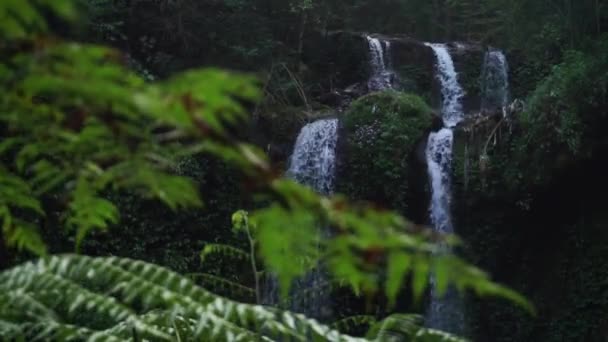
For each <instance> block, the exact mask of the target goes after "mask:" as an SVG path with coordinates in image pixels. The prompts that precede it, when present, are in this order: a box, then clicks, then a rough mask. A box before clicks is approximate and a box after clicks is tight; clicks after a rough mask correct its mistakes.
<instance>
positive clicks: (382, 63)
mask: <svg viewBox="0 0 608 342" xmlns="http://www.w3.org/2000/svg"><path fill="white" fill-rule="evenodd" d="M367 43H368V45H369V52H370V67H371V76H370V78H369V80H368V82H367V87H368V88H369V90H370V91H379V90H384V89H389V88H391V87H392V79H393V77H394V73H393V72H392V71H391V70H390V48H391V44H390V42H388V41H381V40H380V39H378V38H373V37H370V36H367ZM383 43H384V44H383ZM383 45H384V46H383Z"/></svg>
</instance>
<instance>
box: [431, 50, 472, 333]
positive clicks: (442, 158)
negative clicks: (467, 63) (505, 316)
mask: <svg viewBox="0 0 608 342" xmlns="http://www.w3.org/2000/svg"><path fill="white" fill-rule="evenodd" d="M427 45H428V46H429V47H430V48H432V49H433V51H434V53H435V56H436V57H437V79H438V80H439V83H440V85H441V95H442V108H441V116H442V119H443V126H444V128H442V129H441V130H439V131H438V132H434V133H431V134H430V135H429V139H428V143H427V149H426V160H427V164H428V174H429V181H430V184H431V191H432V196H431V204H430V208H429V212H430V220H431V223H432V225H433V228H434V229H435V230H437V231H439V232H441V233H448V234H449V233H453V232H454V227H453V226H452V219H451V213H450V202H451V191H450V179H451V170H452V145H453V141H454V132H453V128H454V127H455V126H456V125H457V124H458V123H459V122H460V121H462V119H463V116H464V114H463V109H462V103H461V100H462V97H463V96H464V91H463V90H462V87H461V86H460V84H459V83H458V74H457V73H456V69H455V67H454V62H453V60H452V57H451V56H450V53H449V51H448V49H447V47H446V46H445V45H443V44H427ZM444 253H450V251H449V250H448V249H447V248H446V250H445V251H444ZM432 281H433V280H432ZM462 309H463V308H462V301H461V299H460V297H459V296H458V293H456V292H455V291H453V290H452V289H450V290H448V291H447V293H446V294H445V295H443V296H442V297H440V296H439V294H438V293H436V291H435V289H434V288H433V289H432V290H431V300H430V304H429V308H428V312H427V315H426V325H427V326H428V327H430V328H434V329H439V330H443V331H448V332H452V333H456V334H462V333H463V332H464V313H463V310H462Z"/></svg>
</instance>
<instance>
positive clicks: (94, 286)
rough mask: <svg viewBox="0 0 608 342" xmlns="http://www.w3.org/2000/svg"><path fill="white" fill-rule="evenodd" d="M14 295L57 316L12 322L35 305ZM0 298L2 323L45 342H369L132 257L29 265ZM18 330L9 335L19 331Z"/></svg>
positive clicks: (0, 288) (10, 273)
mask: <svg viewBox="0 0 608 342" xmlns="http://www.w3.org/2000/svg"><path fill="white" fill-rule="evenodd" d="M5 291H6V292H5ZM14 291H20V292H19V293H23V294H27V295H28V296H30V297H31V298H33V299H34V300H35V301H36V302H37V303H40V305H43V306H45V307H46V308H48V310H51V311H52V312H54V313H55V314H56V315H57V317H56V318H55V317H53V316H52V315H46V316H45V315H31V316H27V317H25V318H24V317H20V318H21V319H20V320H16V321H13V320H11V319H10V318H11V315H14V313H15V311H18V312H28V310H30V309H32V308H33V307H34V306H35V305H34V304H33V303H28V302H26V301H24V300H22V299H23V298H22V296H21V297H20V296H16V295H15V292H14ZM0 293H6V294H5V296H4V297H3V300H2V301H0V320H2V321H6V322H11V323H14V324H18V325H19V327H20V328H21V331H27V330H24V329H26V328H29V327H30V326H44V327H48V328H47V329H43V330H41V331H36V336H35V337H36V338H38V339H41V340H45V339H52V338H53V337H55V336H57V334H58V333H66V334H70V335H69V336H73V338H77V337H79V338H82V339H90V340H116V341H118V340H125V339H130V338H132V333H133V332H135V333H136V334H137V336H140V337H141V338H147V339H151V340H160V341H163V340H167V341H170V340H175V339H176V333H179V334H180V335H179V336H181V337H184V336H188V338H189V339H193V340H205V341H226V340H231V341H251V340H267V341H278V340H290V341H362V340H360V339H356V338H353V337H350V336H347V335H342V334H340V333H339V332H337V331H335V330H332V329H331V328H329V327H327V326H324V325H321V324H319V323H317V322H316V321H314V320H310V319H307V318H306V317H304V316H302V315H298V314H293V313H290V312H284V311H279V310H274V309H272V308H266V307H262V306H256V305H249V304H241V303H237V302H233V301H230V300H227V299H224V298H222V297H219V296H217V295H214V294H212V293H210V292H208V291H206V290H204V289H202V288H200V287H198V286H196V285H195V284H194V283H193V282H192V281H190V280H189V279H187V278H185V277H182V276H180V275H178V274H176V273H173V272H171V271H169V270H167V269H165V268H162V267H160V266H156V265H152V264H148V263H145V262H141V261H134V260H130V259H120V258H114V257H110V258H91V257H85V256H76V255H66V256H53V257H50V258H47V259H41V260H39V261H37V262H29V263H26V264H23V265H21V266H17V267H15V268H13V269H10V270H7V271H4V272H2V273H0ZM4 299H6V300H4ZM11 308H13V309H11ZM63 322H69V324H67V323H63ZM14 324H13V325H10V324H9V325H7V328H6V329H7V330H8V329H11V331H18V330H17V329H16V328H15V326H14ZM176 327H179V329H176ZM177 330H179V332H177ZM32 331H33V330H32ZM27 336H28V337H31V335H27Z"/></svg>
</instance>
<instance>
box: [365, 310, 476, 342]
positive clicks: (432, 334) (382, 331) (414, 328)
mask: <svg viewBox="0 0 608 342" xmlns="http://www.w3.org/2000/svg"><path fill="white" fill-rule="evenodd" d="M421 323H422V318H421V317H419V316H416V315H392V316H389V317H387V318H385V319H384V320H382V321H380V322H378V323H376V324H374V326H372V328H371V329H370V331H369V332H368V334H367V338H368V339H371V340H377V341H387V342H393V341H394V342H397V341H418V342H466V340H465V339H462V338H458V337H456V336H453V335H450V334H448V333H445V332H442V331H437V330H433V329H426V328H423V327H422V326H421Z"/></svg>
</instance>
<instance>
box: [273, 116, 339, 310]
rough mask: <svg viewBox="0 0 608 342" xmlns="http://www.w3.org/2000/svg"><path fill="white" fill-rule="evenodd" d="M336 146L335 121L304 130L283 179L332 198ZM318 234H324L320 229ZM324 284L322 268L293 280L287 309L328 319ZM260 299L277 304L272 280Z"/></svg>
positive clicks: (336, 130)
mask: <svg viewBox="0 0 608 342" xmlns="http://www.w3.org/2000/svg"><path fill="white" fill-rule="evenodd" d="M337 142H338V119H322V120H317V121H315V122H313V123H310V124H308V125H306V126H304V127H303V128H302V130H301V131H300V134H299V135H298V138H297V140H296V144H295V147H294V150H293V153H292V155H291V158H290V161H289V169H288V171H287V177H289V178H291V179H293V180H295V181H297V182H298V183H300V184H304V185H308V186H310V187H311V188H312V189H314V190H315V191H317V192H318V193H320V194H323V195H329V194H332V193H333V191H334V175H335V166H336V144H337ZM319 234H327V232H326V231H325V230H324V229H322V228H320V229H319ZM294 262H295V261H294ZM326 283H327V276H326V273H325V272H324V270H323V266H322V265H320V266H318V267H316V268H315V269H313V270H312V271H310V272H309V273H308V274H307V275H306V276H304V277H303V278H301V279H298V280H296V281H295V282H294V284H293V286H292V290H291V295H290V305H289V306H290V307H289V309H290V310H292V311H294V312H298V313H303V314H305V315H307V316H308V317H312V318H321V317H326V316H329V314H330V312H331V308H330V304H331V301H330V297H329V293H328V291H327V289H326V287H327V286H326ZM263 295H264V301H263V302H264V304H271V305H276V304H277V303H278V284H277V282H276V279H269V280H268V281H266V284H265V287H264V289H263Z"/></svg>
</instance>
